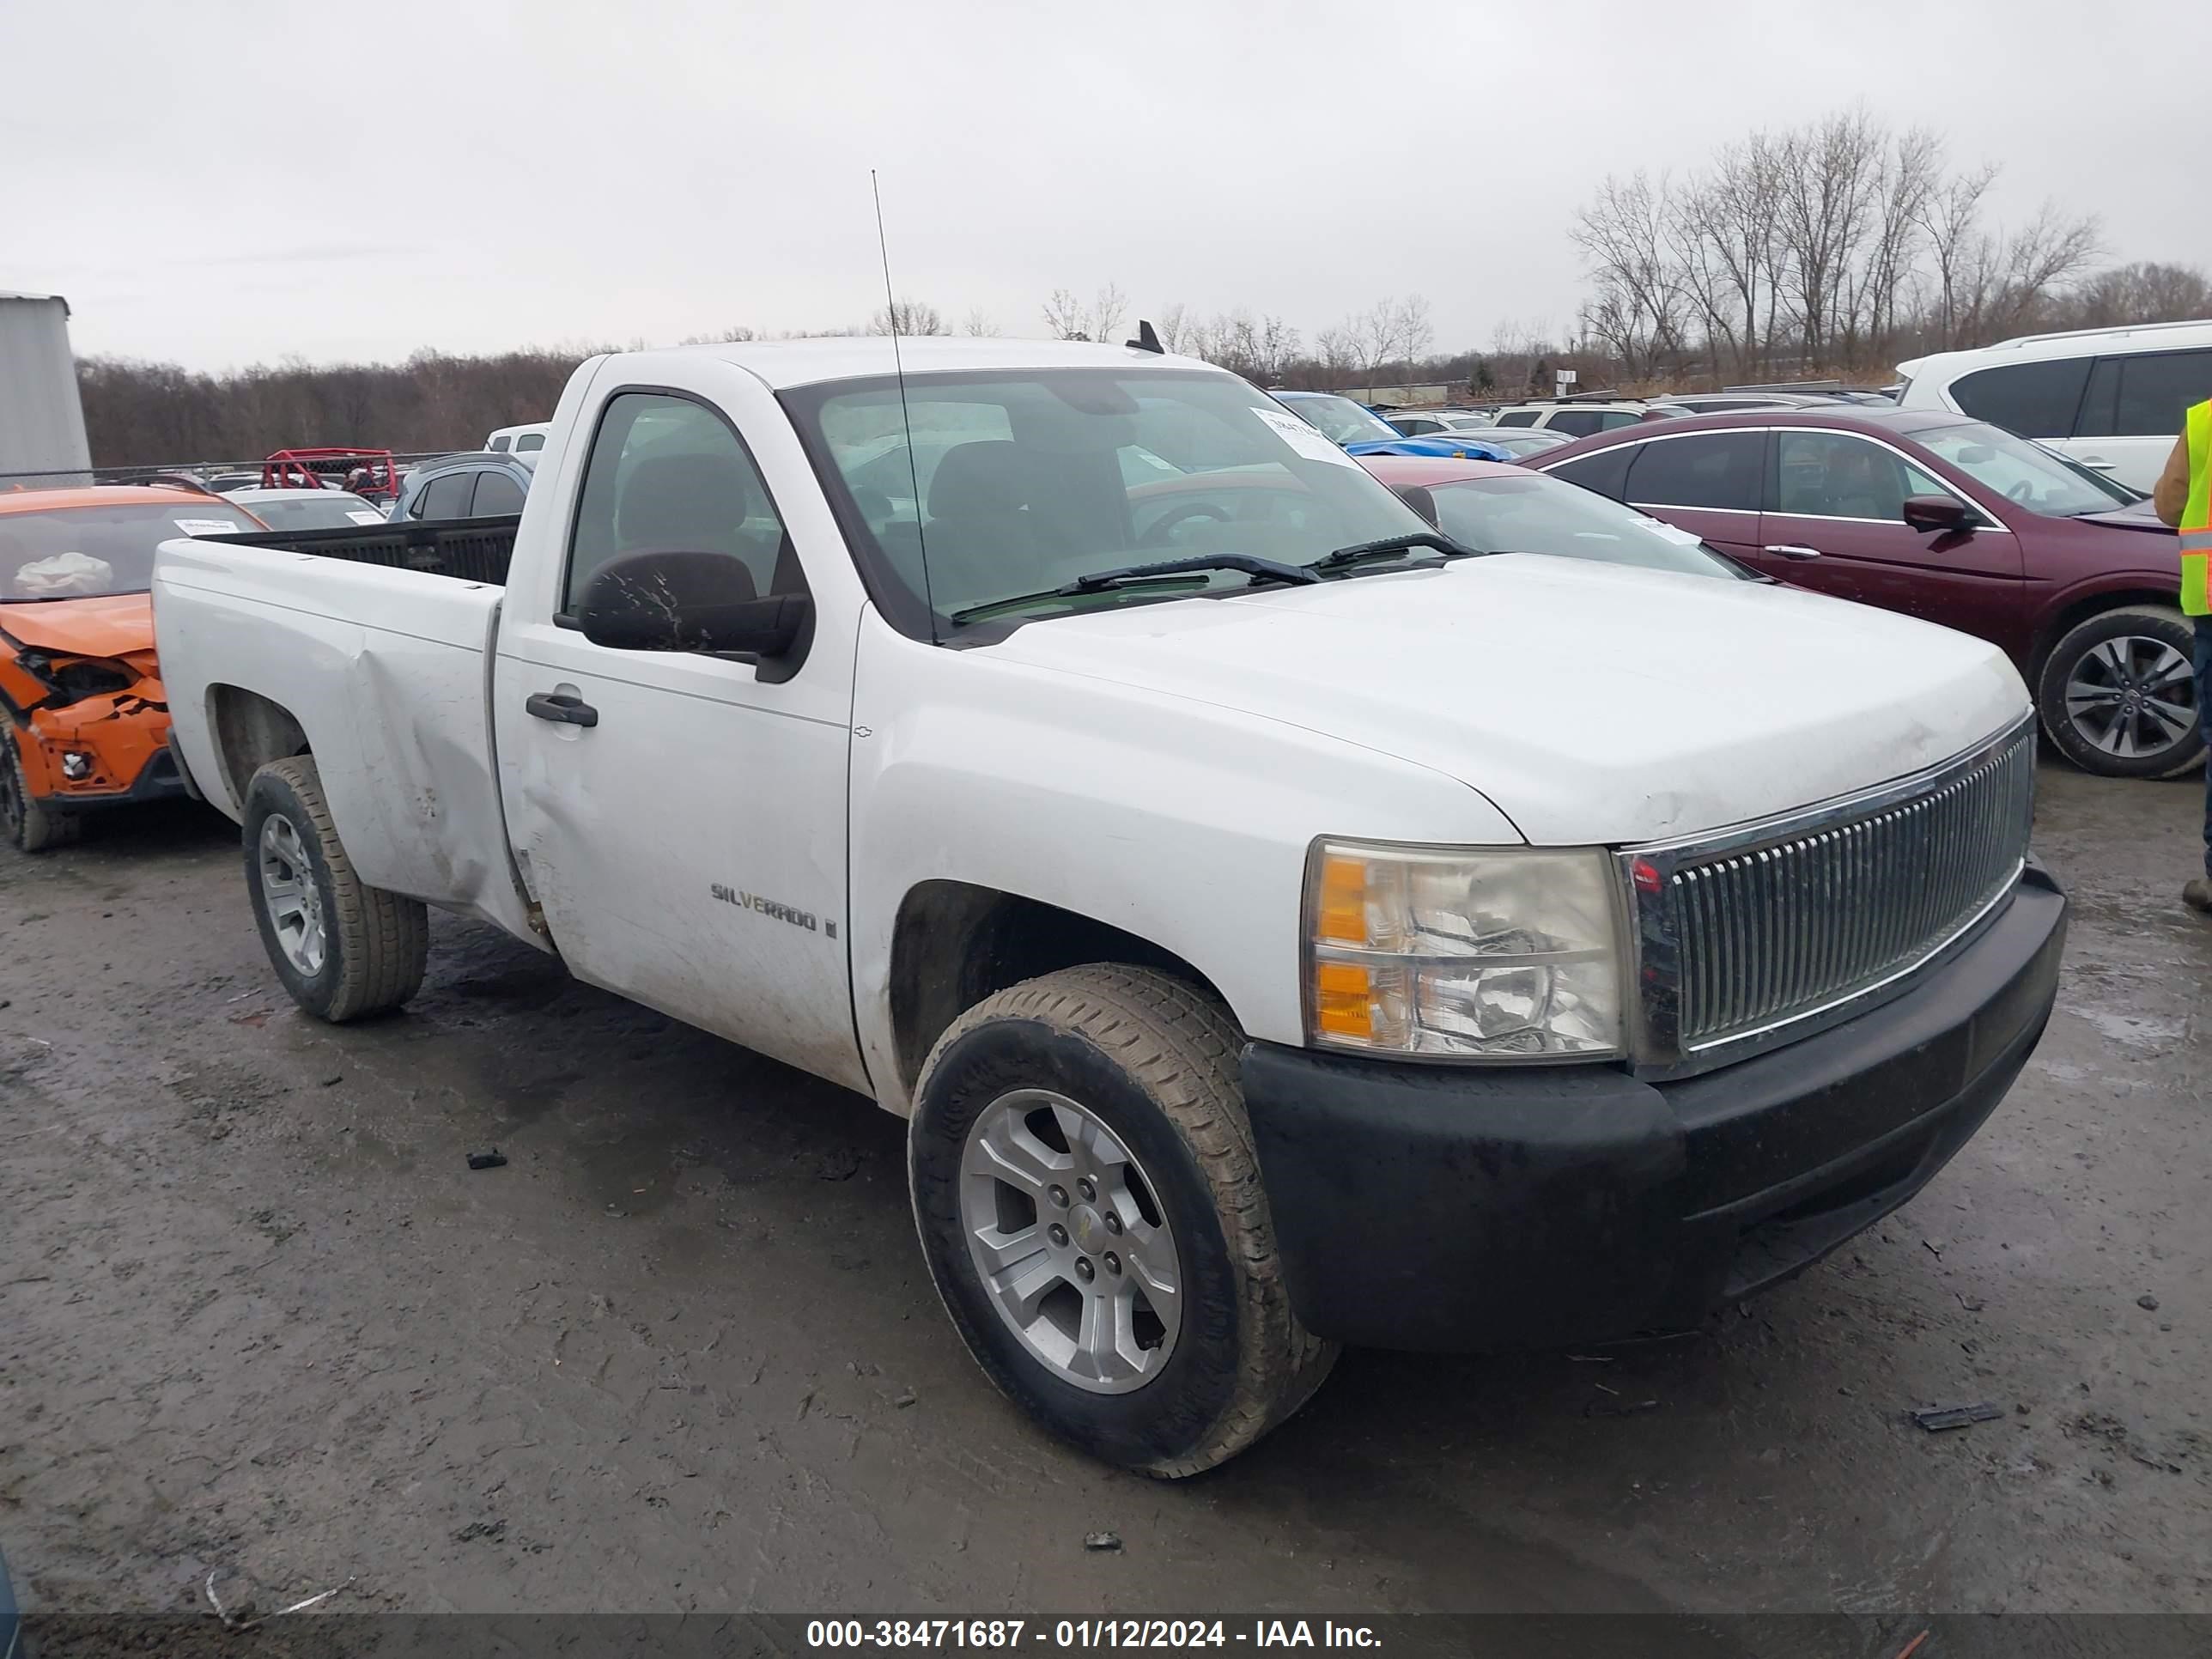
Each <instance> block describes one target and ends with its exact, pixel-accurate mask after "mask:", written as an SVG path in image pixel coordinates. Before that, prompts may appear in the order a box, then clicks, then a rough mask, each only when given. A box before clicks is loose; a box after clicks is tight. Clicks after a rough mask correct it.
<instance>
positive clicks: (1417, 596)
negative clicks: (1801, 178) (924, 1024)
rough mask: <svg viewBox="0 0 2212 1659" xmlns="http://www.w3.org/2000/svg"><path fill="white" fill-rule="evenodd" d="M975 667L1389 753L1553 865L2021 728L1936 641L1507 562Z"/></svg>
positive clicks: (1880, 616) (1179, 607) (1826, 792)
mask: <svg viewBox="0 0 2212 1659" xmlns="http://www.w3.org/2000/svg"><path fill="white" fill-rule="evenodd" d="M981 648H982V649H985V650H987V651H988V652H990V653H993V654H994V655H1000V656H1003V657H1006V658H1008V659H1013V660H1016V661H1019V662H1022V663H1024V664H1026V665H1030V666H1033V667H1036V668H1041V669H1046V670H1050V671H1058V672H1061V673H1066V674H1071V675H1079V676H1083V677H1085V678H1092V679H1097V680H1103V681H1109V682H1113V683H1115V684H1122V685H1128V686H1133V687H1142V688H1145V689H1147V690H1152V691H1156V692H1164V693H1166V694H1169V695H1171V696H1181V697H1187V698H1189V699H1191V700H1193V701H1194V702H1204V703H1208V704H1212V705H1214V706H1217V707H1220V708H1230V709H1234V710H1237V711H1238V712H1240V713H1243V714H1249V715H1253V716H1256V717H1259V718H1261V719H1265V720H1280V721H1284V722H1286V723H1288V724H1290V725H1293V726H1302V727H1304V728H1307V729H1309V730H1311V731H1316V732H1322V733H1325V734H1327V735H1329V736H1332V737H1335V738H1340V739H1342V740H1345V741H1347V742H1352V743H1356V744H1361V745H1362V746H1364V747H1366V748H1370V749H1374V750H1380V751H1382V752H1383V753H1386V754H1390V755H1395V756H1396V757H1400V758H1401V759H1403V760H1406V761H1408V762H1411V763H1414V764H1416V765H1420V766H1425V767H1429V768H1431V769H1435V770H1437V771H1439V772H1443V773H1445V774H1447V775H1449V776H1451V777H1454V778H1456V779H1458V780H1460V781H1462V782H1464V783H1466V784H1467V785H1468V786H1469V787H1472V788H1474V789H1476V790H1478V791H1480V793H1482V794H1484V795H1485V796H1486V797H1487V798H1488V799H1490V800H1491V802H1492V804H1493V805H1496V806H1497V807H1498V810H1499V811H1502V812H1503V813H1504V814H1505V815H1506V817H1509V818H1510V819H1511V820H1512V821H1513V823H1514V824H1515V825H1516V827H1517V828H1518V829H1520V831H1521V833H1522V835H1523V836H1526V837H1527V838H1528V841H1530V842H1533V843H1535V844H1537V845H1551V846H1575V845H1586V844H1592V843H1611V844H1616V845H1618V844H1621V843H1626V842H1644V841H1656V840H1662V839H1666V838H1669V837H1674V836H1688V835H1693V834H1697V833H1699V832H1702V831H1705V830H1709V829H1718V828H1720V827H1722V826H1723V825H1726V824H1731V823H1742V822H1744V821H1746V820H1747V819H1752V818H1758V817H1766V816H1769V815H1770V814H1772V813H1776V812H1781V811H1788V810H1790V808H1793V807H1797V806H1803V805H1810V804H1812V803H1814V802H1815V801H1820V800H1826V799H1832V798H1833V797H1835V796H1838V795H1842V794H1846V793H1850V792H1852V791H1855V790H1858V789H1862V788H1865V787H1869V786H1870V785H1873V784H1876V783H1881V782H1883V781H1887V780H1889V779H1892V778H1896V777H1900V776H1903V775H1905V774H1907V773H1911V772H1914V771H1917V770H1919V769H1922V768H1923V767H1926V766H1930V765H1933V764H1935V763H1936V762H1938V761H1942V760H1944V759H1947V758H1948V757H1951V756H1953V755H1955V754H1957V753H1959V752H1960V750H1965V749H1966V748H1968V747H1970V746H1972V744H1975V743H1977V742H1978V741H1980V740H1981V739H1983V738H1988V737H1990V736H1992V735H1993V734H1995V733H1996V732H1998V731H1999V730H2001V729H2002V728H2003V727H2004V726H2008V725H2009V724H2010V723H2011V722H2012V721H2014V720H2017V719H2019V718H2020V717H2021V716H2022V715H2023V714H2026V713H2027V708H2028V699H2027V688H2026V687H2025V686H2024V685H2022V684H2021V679H2020V676H2019V674H2018V673H2017V672H2016V671H2015V670H2014V668H2013V666H2012V665H2011V664H2010V663H2009V662H2008V661H2007V660H2006V659H2005V657H2004V655H2003V653H2001V652H2000V651H1998V650H1997V649H1996V647H1994V646H1990V645H1987V644H1984V642H1983V641H1979V640H1977V639H1973V638H1971V637H1969V636H1968V635H1964V634H1959V633H1954V632H1953V631H1952V630H1951V629H1945V628H1938V627H1936V626H1934V625H1932V624H1930V623H1923V622H1917V621H1915V620H1913V619H1912V618H1911V617H1900V616H1896V615H1893V614H1892V613H1890V612H1888V611H1875V610H1873V609H1870V608H1869V607H1867V606H1863V605H1850V604H1847V603H1844V601H1841V600H1838V599H1827V598H1825V597H1823V596H1821V595H1819V594H1814V593H1806V592H1796V591H1794V590H1790V589H1788V588H1783V587H1777V586H1768V585H1765V584H1762V583H1756V582H1734V581H1722V580H1717V579H1715V578H1712V577H1709V576H1692V575H1676V574H1670V573H1666V572H1660V571H1644V570H1636V569H1627V568H1621V567H1619V566H1612V565H1601V564H1597V563H1594V562H1584V561H1581V560H1574V559H1562V558H1550V557H1542V556H1534V555H1522V554H1499V555H1492V556H1487V557H1484V558H1479V559H1468V560H1464V561H1461V562H1455V563H1453V564H1451V565H1449V566H1447V567H1445V568H1441V569H1433V570H1426V571H1408V572H1403V573H1391V574H1378V575H1369V576H1363V577H1356V578H1353V579H1351V580H1343V581H1336V582H1330V583H1328V584H1326V585H1321V586H1309V587H1290V588H1268V589H1261V590H1260V591H1257V592H1252V593H1249V594H1245V593H1240V594H1238V595H1237V596H1236V597H1233V598H1225V599H1186V600H1181V601H1175V602H1168V603H1161V604H1154V605H1136V606H1132V607H1130V608H1128V609H1127V610H1121V611H1099V612H1094V613H1091V614H1090V615H1085V616H1073V617H1060V618H1056V619H1054V620H1050V621H1043V622H1037V623H1031V624H1030V625H1029V626H1027V627H1024V628H1022V629H1018V630H1017V631H1016V632H1014V633H1013V634H1012V635H1010V636H1009V637H1008V638H1006V640H1004V641H1001V642H1000V643H999V644H997V645H994V646H990V647H981Z"/></svg>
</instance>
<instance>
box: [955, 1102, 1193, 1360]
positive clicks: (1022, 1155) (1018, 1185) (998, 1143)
mask: <svg viewBox="0 0 2212 1659" xmlns="http://www.w3.org/2000/svg"><path fill="white" fill-rule="evenodd" d="M1157 1193H1158V1189H1157V1188H1155V1187H1154V1186H1153V1184H1152V1181H1151V1180H1150V1179H1149V1178H1148V1177H1147V1176H1146V1174H1145V1172H1144V1170H1143V1168H1142V1166H1140V1165H1139V1164H1138V1162H1137V1160H1136V1158H1135V1157H1134V1156H1133V1154H1132V1153H1131V1152H1129V1150H1128V1148H1127V1146H1124V1145H1123V1144H1122V1143H1121V1139H1120V1137H1118V1136H1117V1135H1115V1133H1114V1132H1113V1130H1111V1129H1110V1128H1109V1127H1107V1126H1106V1124H1105V1122H1104V1121H1103V1120H1101V1119H1100V1118H1099V1117H1098V1116H1097V1115H1095V1114H1094V1113H1092V1112H1091V1111H1090V1110H1089V1109H1087V1108H1085V1107H1084V1106H1082V1105H1080V1104H1079V1103H1076V1102H1075V1101H1073V1100H1071V1099H1069V1098H1068V1097H1066V1096H1065V1095H1060V1094H1054V1093H1053V1092H1051V1091H1048V1090H1043V1089H1018V1090H1015V1091H1011V1092H1009V1093H1007V1094H1004V1095H1001V1096H1000V1097H998V1098H997V1099H996V1100H994V1101H993V1102H992V1103H990V1104H989V1105H987V1106H986V1107H985V1108H984V1109H983V1110H982V1111H981V1113H980V1114H979V1115H977V1117H976V1119H975V1123H974V1125H973V1126H972V1127H970V1128H969V1132H968V1139H967V1144H966V1146H965V1147H964V1148H963V1152H962V1156H961V1166H960V1218H961V1227H962V1231H963V1232H964V1233H965V1234H966V1235H967V1238H968V1252H969V1259H970V1260H971V1261H973V1262H974V1264H975V1271H976V1273H977V1274H978V1275H979V1276H980V1277H981V1279H982V1281H983V1289H984V1292H985V1294H986V1295H987V1297H989V1299H990V1302H991V1305H992V1307H993V1309H994V1310H995V1311H996V1312H997V1314H998V1316H999V1317H1000V1319H1001V1320H1003V1321H1005V1322H1006V1327H1007V1328H1008V1329H1010V1330H1012V1332H1013V1334H1015V1336H1016V1337H1017V1338H1018V1339H1019V1340H1020V1341H1021V1344H1022V1346H1024V1348H1025V1349H1027V1350H1028V1352H1030V1355H1031V1356H1032V1357H1034V1358H1036V1359H1037V1360H1039V1361H1041V1362H1042V1364H1044V1365H1046V1366H1047V1367H1048V1369H1049V1370H1051V1371H1052V1372H1053V1373H1054V1375H1055V1376H1058V1377H1060V1379H1061V1380H1062V1381H1064V1382H1066V1383H1072V1384H1073V1385H1074V1386H1075V1387H1077V1388H1079V1389H1085V1390H1088V1391H1089V1392H1091V1393H1093V1394H1127V1393H1128V1392H1130V1391H1131V1390H1133V1389H1140V1388H1142V1387H1144V1385H1145V1384H1146V1383H1149V1382H1151V1381H1152V1380H1153V1379H1154V1378H1155V1377H1157V1376H1158V1375H1159V1374H1160V1371H1161V1370H1162V1369H1163V1368H1164V1366H1165V1365H1166V1364H1167V1361H1168V1357H1169V1355H1170V1354H1171V1353H1173V1352H1174V1351H1175V1345H1176V1335H1177V1334H1178V1333H1179V1332H1180V1331H1181V1329H1182V1261H1181V1258H1180V1257H1179V1255H1177V1253H1176V1242H1175V1235H1174V1233H1173V1231H1171V1230H1170V1227H1169V1226H1168V1225H1167V1218H1166V1216H1165V1215H1164V1213H1163V1212H1162V1211H1161V1209H1160V1206H1159V1200H1158V1196H1157Z"/></svg>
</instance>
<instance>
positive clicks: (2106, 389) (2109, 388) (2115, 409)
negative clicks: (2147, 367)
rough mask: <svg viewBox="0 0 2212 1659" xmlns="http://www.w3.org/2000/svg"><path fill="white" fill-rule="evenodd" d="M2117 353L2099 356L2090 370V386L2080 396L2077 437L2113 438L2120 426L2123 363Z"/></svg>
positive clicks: (2075, 430)
mask: <svg viewBox="0 0 2212 1659" xmlns="http://www.w3.org/2000/svg"><path fill="white" fill-rule="evenodd" d="M2123 361H2124V360H2123V359H2121V358H2118V357H2100V358H2098V359H2097V366H2096V368H2093V369H2091V370H2090V371H2089V390H2088V392H2087V395H2086V396H2085V397H2083V398H2082V399H2081V419H2080V420H2079V421H2077V422H2075V425H2074V435H2075V437H2077V438H2110V437H2112V436H2114V435H2116V434H2117V433H2118V431H2119V428H2118V427H2117V426H2116V425H2114V424H2113V422H2115V421H2117V420H2118V417H2119V405H2120V364H2121V362H2123Z"/></svg>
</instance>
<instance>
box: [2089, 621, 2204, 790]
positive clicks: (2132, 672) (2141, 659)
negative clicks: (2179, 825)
mask: <svg viewBox="0 0 2212 1659" xmlns="http://www.w3.org/2000/svg"><path fill="white" fill-rule="evenodd" d="M2066 717H2067V719H2068V720H2070V721H2071V722H2072V723H2073V726H2074V729H2075V731H2076V732H2080V733H2081V738H2082V740H2083V741H2084V742H2086V743H2088V744H2091V745H2093V747H2095V748H2098V749H2100V750H2103V751H2104V752H2105V753H2106V754H2108V755H2111V756H2113V757H2116V758H2118V759H2122V760H2148V759H2152V758H2154V757H2157V756H2160V755H2162V754H2166V753H2168V752H2170V751H2172V750H2179V748H2181V747H2182V746H2183V745H2184V744H2186V743H2188V742H2189V741H2190V738H2191V733H2192V732H2195V730H2196V729H2197V682H2196V671H2195V669H2194V667H2193V666H2192V665H2191V663H2190V660H2189V659H2188V658H2186V657H2185V656H2184V655H2182V653H2180V652H2179V651H2177V650H2175V649H2174V648H2173V647H2172V646H2171V645H2168V644H2167V643H2166V641H2164V640H2159V639H2153V638H2150V637H2149V636H2148V635H2141V634H2124V635H2120V636H2118V638H2116V639H2109V640H2100V641H2098V642H2097V643H2096V644H2095V645H2093V646H2091V647H2089V649H2088V650H2087V651H2085V652H2084V653H2082V654H2081V656H2080V657H2079V658H2078V659H2076V660H2075V664H2074V665H2073V667H2072V668H2071V669H2070V670H2069V671H2068V673H2067V676H2066Z"/></svg>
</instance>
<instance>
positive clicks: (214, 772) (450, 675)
mask: <svg viewBox="0 0 2212 1659" xmlns="http://www.w3.org/2000/svg"><path fill="white" fill-rule="evenodd" d="M500 600H501V590H500V589H498V588H496V587H492V586H486V585H484V584H482V583H475V582H463V581H457V580H453V579H451V578H449V577H443V576H433V575H425V574H421V573H419V572H415V571H407V570H392V569H386V568H382V567H380V566H374V565H363V564H352V563H349V562H344V561H343V560H337V559H326V558H318V557H315V556H312V555H307V554H299V553H291V552H286V551H283V550H277V549H270V548H258V547H234V546H228V545H225V544H221V543H217V542H211V541H205V540H191V541H184V540H179V541H171V542H166V543H164V544H162V546H161V552H160V555H159V556H158V559H157V562H156V564H155V574H154V620H155V636H156V641H157V644H158V647H159V649H160V653H161V663H162V671H163V675H164V678H166V680H167V684H168V688H169V695H170V707H171V714H172V717H173V720H174V722H175V730H176V736H177V741H178V743H179V746H180V747H181V748H182V749H183V750H184V755H185V763H186V764H187V765H189V766H190V767H191V772H192V776H193V779H194V781H197V783H198V785H199V786H200V788H201V789H202V791H203V792H204V793H205V794H206V796H207V798H208V799H209V800H210V801H211V802H212V803H214V805H216V806H217V807H219V808H221V809H222V811H225V812H227V813H228V815H229V816H230V817H233V818H240V817H243V815H244V800H243V795H244V791H245V786H246V779H245V778H244V777H240V776H235V775H233V769H232V768H231V767H230V765H229V764H228V763H227V762H226V759H225V757H224V756H223V755H222V753H221V752H220V744H219V743H218V740H217V737H216V729H215V728H216V710H217V702H218V698H219V697H220V696H222V688H226V687H234V688H236V689H237V690H241V691H250V692H252V693H254V694H256V695H258V696H262V697H265V698H267V699H268V700H269V701H270V702H274V703H276V705H277V706H278V707H280V708H283V709H284V710H286V711H287V712H288V713H289V714H291V716H292V717H293V719H294V720H296V721H298V723H299V725H300V726H301V729H302V730H303V731H304V732H306V734H307V743H308V746H309V748H310V749H311V750H312V751H313V755H314V757H315V763H316V768H317V770H318V772H319V774H320V775H321V779H322V784H323V789H324V793H325V795H326V796H327V797H328V799H329V801H330V805H331V812H332V814H333V815H334V817H335V818H336V821H337V829H338V835H339V838H340V839H341V840H343V842H344V843H345V848H346V851H347V854H349V856H350V857H351V858H352V860H353V861H354V865H355V867H356V869H357V870H358V871H359V872H360V873H361V877H362V880H364V881H367V882H368V883H370V884H372V885H374V886H378V887H382V888H386V889H388V890H391V891H392V892H396V893H404V894H405V895H407V896H410V897H412V898H419V899H422V900H424V901H425V902H429V903H433V904H437V905H441V906H442V907H445V908H449V909H453V910H458V911H461V912H464V913H465V914H469V915H479V916H483V917H484V918H485V919H486V920H489V921H495V922H497V923H499V924H500V925H501V926H502V927H506V928H507V929H508V930H509V931H510V932H513V933H519V934H520V935H522V936H524V937H526V938H532V939H534V938H535V936H534V934H532V931H531V929H530V927H529V921H528V917H527V913H526V908H525V906H524V903H523V901H522V899H521V897H520V895H519V894H518V892H517V891H516V889H515V885H514V883H513V876H512V872H511V866H510V864H509V860H508V857H507V832H506V827H505V823H504V820H503V817H502V815H501V806H500V799H499V791H498V780H497V776H496V773H495V768H494V766H493V763H492V747H491V734H490V729H489V720H488V709H487V704H486V701H485V690H486V687H485V671H486V665H487V661H488V658H487V654H486V650H485V647H486V642H487V641H488V639H489V635H490V631H491V628H492V625H493V621H494V618H495V616H496V614H497V611H498V607H499V605H500Z"/></svg>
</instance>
